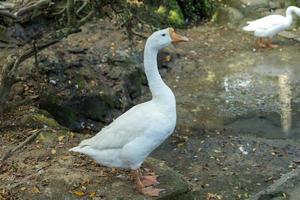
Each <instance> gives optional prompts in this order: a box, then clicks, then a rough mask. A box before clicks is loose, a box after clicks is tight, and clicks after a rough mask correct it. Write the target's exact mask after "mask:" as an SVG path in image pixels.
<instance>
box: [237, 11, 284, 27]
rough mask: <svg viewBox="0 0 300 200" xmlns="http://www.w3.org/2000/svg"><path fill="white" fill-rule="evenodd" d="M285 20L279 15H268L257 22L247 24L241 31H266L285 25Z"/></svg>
mask: <svg viewBox="0 0 300 200" xmlns="http://www.w3.org/2000/svg"><path fill="white" fill-rule="evenodd" d="M285 22H286V18H285V17H283V16H281V15H270V16H267V17H263V18H261V19H258V20H254V21H249V22H247V24H248V25H247V26H245V27H244V28H243V29H244V30H246V31H255V30H268V29H270V28H274V27H277V26H281V25H283V24H285Z"/></svg>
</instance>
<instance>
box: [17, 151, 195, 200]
mask: <svg viewBox="0 0 300 200" xmlns="http://www.w3.org/2000/svg"><path fill="white" fill-rule="evenodd" d="M67 158H68V159H66V158H62V159H59V162H58V163H57V164H54V165H52V166H51V167H50V168H48V169H47V173H45V174H43V175H41V176H40V178H39V179H41V180H46V182H47V183H48V184H40V182H41V181H40V180H39V183H38V188H39V191H40V192H37V193H32V192H31V191H30V190H26V191H24V193H23V194H22V195H23V196H22V198H23V199H32V200H37V199H46V200H48V199H49V200H50V199H79V198H82V199H97V198H99V199H103V198H104V199H112V200H113V199H115V200H117V199H118V200H121V199H122V200H145V199H147V200H150V199H156V200H171V199H180V196H181V195H184V194H185V193H187V192H188V191H189V185H188V184H187V182H186V181H184V180H183V179H182V176H181V175H180V174H179V173H178V172H176V171H174V170H173V169H172V168H170V167H168V166H167V165H166V164H165V163H164V162H163V161H160V160H157V159H153V158H149V159H147V161H146V163H145V166H148V167H151V169H154V170H155V172H156V173H157V174H159V175H160V176H159V178H158V180H159V181H160V184H159V185H157V186H156V187H157V188H164V189H165V192H161V194H160V197H156V198H155V197H153V198H151V197H147V196H143V195H141V194H139V193H137V192H136V190H135V185H134V182H133V181H132V180H129V179H128V174H127V175H125V178H119V177H120V176H112V175H113V173H112V172H110V171H109V169H108V168H103V167H101V166H99V165H98V166H94V167H93V166H92V165H91V163H89V164H88V165H84V166H81V167H80V166H79V167H74V166H73V165H74V162H76V160H78V159H79V158H76V157H73V156H71V157H67ZM91 167H93V168H91ZM99 170H107V172H106V175H105V176H104V175H102V176H101V175H100V172H99ZM99 175H100V176H99ZM111 176H112V177H111ZM122 176H123V175H122ZM31 184H35V183H34V182H32V183H31ZM80 186H81V187H80ZM91 196H94V197H93V198H89V197H91ZM100 197H101V198H100Z"/></svg>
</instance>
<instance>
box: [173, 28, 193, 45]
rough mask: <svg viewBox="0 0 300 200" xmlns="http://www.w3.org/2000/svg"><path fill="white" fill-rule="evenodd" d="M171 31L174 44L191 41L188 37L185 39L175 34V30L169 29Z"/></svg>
mask: <svg viewBox="0 0 300 200" xmlns="http://www.w3.org/2000/svg"><path fill="white" fill-rule="evenodd" d="M169 31H170V36H171V39H172V42H173V43H179V42H187V41H189V39H188V38H187V37H184V36H181V35H179V34H177V33H175V31H174V29H173V28H169Z"/></svg>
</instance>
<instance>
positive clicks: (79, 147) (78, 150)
mask: <svg viewBox="0 0 300 200" xmlns="http://www.w3.org/2000/svg"><path fill="white" fill-rule="evenodd" d="M69 151H73V152H78V153H81V146H77V147H73V148H72V149H69Z"/></svg>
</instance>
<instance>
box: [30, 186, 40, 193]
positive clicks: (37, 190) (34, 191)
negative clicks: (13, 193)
mask: <svg viewBox="0 0 300 200" xmlns="http://www.w3.org/2000/svg"><path fill="white" fill-rule="evenodd" d="M31 192H32V193H40V190H39V189H38V188H37V187H33V188H32V190H31Z"/></svg>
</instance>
